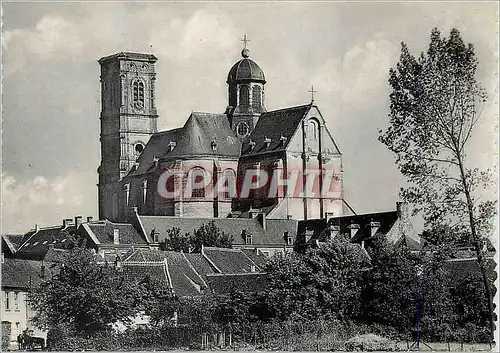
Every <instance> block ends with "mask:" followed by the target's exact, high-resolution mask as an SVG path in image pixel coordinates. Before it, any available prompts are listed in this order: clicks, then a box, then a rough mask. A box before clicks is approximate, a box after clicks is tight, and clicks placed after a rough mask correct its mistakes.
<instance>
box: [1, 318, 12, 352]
mask: <svg viewBox="0 0 500 353" xmlns="http://www.w3.org/2000/svg"><path fill="white" fill-rule="evenodd" d="M10 336H11V324H10V321H2V351H5V350H7V349H8V348H9V345H10Z"/></svg>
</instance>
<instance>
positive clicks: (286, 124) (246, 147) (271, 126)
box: [241, 104, 312, 156]
mask: <svg viewBox="0 0 500 353" xmlns="http://www.w3.org/2000/svg"><path fill="white" fill-rule="evenodd" d="M311 107H312V105H311V104H306V105H301V106H297V107H291V108H284V109H279V110H273V111H270V112H266V113H263V114H262V115H261V116H260V118H259V121H258V122H257V125H256V126H255V128H254V129H253V131H252V133H251V134H250V136H249V138H247V139H246V140H245V141H244V142H243V145H242V148H241V155H242V156H249V155H253V154H258V153H262V152H270V151H273V152H276V151H281V150H284V149H286V147H287V146H288V143H289V142H290V140H291V139H292V137H293V135H294V134H295V131H297V128H298V127H299V125H300V122H301V121H302V119H303V118H304V117H305V116H306V114H307V113H308V112H309V110H310V109H311ZM282 136H284V137H286V141H284V142H283V141H282V140H281V139H280V138H281V137H282ZM266 137H267V138H269V139H271V143H270V144H269V147H267V146H266V143H265V139H266ZM250 140H251V141H253V142H255V146H254V147H253V149H252V148H251V146H250Z"/></svg>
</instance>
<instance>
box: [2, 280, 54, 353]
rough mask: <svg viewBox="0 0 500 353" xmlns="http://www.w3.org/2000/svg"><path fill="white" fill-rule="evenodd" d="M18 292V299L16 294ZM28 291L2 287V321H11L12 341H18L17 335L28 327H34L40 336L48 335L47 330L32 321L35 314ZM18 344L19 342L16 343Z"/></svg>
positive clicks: (35, 332)
mask: <svg viewBox="0 0 500 353" xmlns="http://www.w3.org/2000/svg"><path fill="white" fill-rule="evenodd" d="M16 293H17V301H16V300H15V294H16ZM6 295H8V297H9V307H7V298H6ZM27 299H28V293H27V292H25V291H21V290H19V289H11V288H2V302H1V314H2V315H1V316H2V321H8V322H10V323H11V342H12V343H16V342H17V336H18V335H19V334H20V333H22V332H23V330H25V329H26V328H29V329H33V334H34V335H35V336H38V337H43V338H46V337H47V333H46V332H45V331H41V330H39V329H37V328H35V327H34V326H33V325H32V324H31V323H30V322H29V320H30V318H31V317H32V316H33V313H32V311H31V309H30V308H29V306H28V300H27ZM16 344H17V343H16Z"/></svg>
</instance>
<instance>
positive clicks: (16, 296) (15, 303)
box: [14, 292, 19, 311]
mask: <svg viewBox="0 0 500 353" xmlns="http://www.w3.org/2000/svg"><path fill="white" fill-rule="evenodd" d="M14 310H15V311H19V293H18V292H14Z"/></svg>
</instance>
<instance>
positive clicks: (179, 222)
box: [137, 215, 298, 246]
mask: <svg viewBox="0 0 500 353" xmlns="http://www.w3.org/2000/svg"><path fill="white" fill-rule="evenodd" d="M137 217H139V219H140V222H141V224H142V225H143V227H144V231H145V232H146V234H152V232H155V233H158V241H163V240H164V239H165V238H166V236H167V233H166V230H167V229H172V228H179V229H180V230H181V233H193V231H194V230H196V229H198V228H200V227H201V226H202V225H203V224H208V223H210V222H212V221H213V222H214V223H215V225H216V226H217V227H218V228H219V229H221V230H222V231H223V232H224V233H226V234H230V235H232V236H233V237H234V239H233V245H245V234H247V233H248V232H249V233H250V234H252V244H254V245H269V246H286V245H287V243H286V239H285V232H288V234H290V235H292V236H293V237H294V238H295V235H296V234H297V224H298V221H296V220H291V219H266V230H264V229H263V228H262V225H261V223H260V221H259V220H258V219H257V218H188V217H173V216H141V215H138V216H137Z"/></svg>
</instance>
